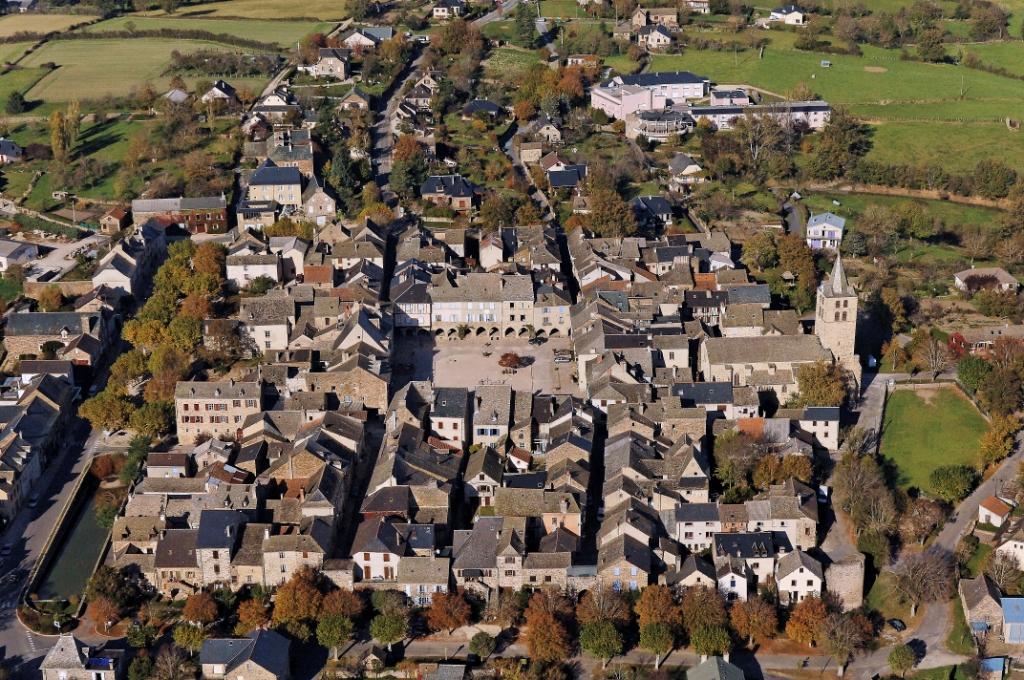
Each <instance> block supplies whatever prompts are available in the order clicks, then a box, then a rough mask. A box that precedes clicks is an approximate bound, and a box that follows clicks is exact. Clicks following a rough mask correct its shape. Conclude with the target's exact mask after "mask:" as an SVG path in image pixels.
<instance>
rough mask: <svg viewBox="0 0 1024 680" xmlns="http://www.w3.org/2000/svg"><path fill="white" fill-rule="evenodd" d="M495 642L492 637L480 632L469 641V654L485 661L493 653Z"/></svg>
mask: <svg viewBox="0 0 1024 680" xmlns="http://www.w3.org/2000/svg"><path fill="white" fill-rule="evenodd" d="M497 644H498V643H497V640H495V639H494V636H493V635H488V634H487V633H485V632H483V631H480V632H479V633H477V634H475V635H474V636H473V637H472V638H470V640H469V653H470V654H475V655H476V656H477V657H478V658H479V659H486V658H487V657H489V656H490V655H491V654H493V653H494V648H495V647H496V646H497Z"/></svg>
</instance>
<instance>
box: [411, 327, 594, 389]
mask: <svg viewBox="0 0 1024 680" xmlns="http://www.w3.org/2000/svg"><path fill="white" fill-rule="evenodd" d="M571 349H572V343H571V342H570V340H569V339H568V338H555V339H553V340H548V341H546V342H544V344H541V345H531V344H530V342H529V341H528V340H527V339H525V338H509V339H499V340H494V341H490V342H489V341H486V340H484V339H482V338H481V339H470V338H466V339H465V340H435V339H434V338H432V337H430V338H428V337H411V338H410V337H399V338H396V351H395V353H394V356H395V359H394V363H395V375H396V377H397V378H398V384H399V385H401V384H404V383H405V382H407V381H409V380H432V381H433V382H434V384H435V385H437V386H438V387H468V388H472V387H477V386H478V385H511V387H512V389H514V390H520V391H530V392H549V393H556V394H575V395H578V396H582V392H581V391H580V389H579V384H578V383H577V382H575V381H574V380H573V376H574V374H575V373H576V363H575V362H569V363H557V364H556V363H555V354H556V352H570V351H571ZM506 352H514V353H516V354H518V355H519V356H520V357H521V358H522V359H524V360H525V362H524V363H526V364H527V365H526V366H524V367H523V368H518V369H515V371H514V372H510V371H509V370H508V369H505V368H502V367H501V366H499V365H498V361H499V359H500V358H501V355H502V354H505V353H506Z"/></svg>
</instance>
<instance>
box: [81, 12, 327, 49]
mask: <svg viewBox="0 0 1024 680" xmlns="http://www.w3.org/2000/svg"><path fill="white" fill-rule="evenodd" d="M130 26H134V28H135V30H139V31H154V30H163V29H170V30H176V31H209V32H210V33H226V34H228V35H232V36H236V37H238V38H244V39H246V40H257V41H259V42H262V43H266V44H268V45H274V44H276V45H278V46H280V47H285V48H290V47H294V46H295V43H296V42H298V41H299V40H301V39H302V38H303V37H304V36H306V35H308V34H310V33H317V32H322V33H326V32H328V31H330V30H331V28H332V25H331V24H329V23H327V22H323V21H318V22H310V21H269V20H256V19H246V20H238V19H201V18H197V17H181V18H177V17H147V16H134V15H130V16H122V17H117V18H115V19H108V20H107V21H101V22H100V23H98V24H93V25H91V26H88V27H86V28H84V29H83V30H85V31H93V32H95V31H125V30H128V28H129V27H130Z"/></svg>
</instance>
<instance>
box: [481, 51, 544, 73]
mask: <svg viewBox="0 0 1024 680" xmlns="http://www.w3.org/2000/svg"><path fill="white" fill-rule="evenodd" d="M537 63H540V60H539V59H538V57H537V53H536V52H532V51H530V50H523V49H516V48H514V47H499V48H498V49H496V50H494V51H493V52H491V56H489V57H488V58H487V60H486V61H485V62H484V73H485V74H486V75H487V77H489V78H497V79H500V80H506V81H507V80H509V79H514V78H516V77H517V76H518V75H519V74H521V73H523V72H524V71H526V70H527V69H529V68H530V67H531V66H533V65H534V64H537Z"/></svg>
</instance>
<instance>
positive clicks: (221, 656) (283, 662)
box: [199, 629, 291, 680]
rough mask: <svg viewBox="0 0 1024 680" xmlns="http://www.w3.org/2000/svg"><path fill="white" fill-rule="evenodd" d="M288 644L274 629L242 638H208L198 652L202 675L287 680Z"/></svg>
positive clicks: (289, 673)
mask: <svg viewBox="0 0 1024 680" xmlns="http://www.w3.org/2000/svg"><path fill="white" fill-rule="evenodd" d="M290 647H291V643H290V642H289V641H288V638H286V637H284V636H283V635H281V634H280V633H278V632H277V631H274V630H264V629H258V630H254V631H253V632H251V633H249V634H248V635H247V636H246V637H244V638H207V639H206V640H204V641H203V646H202V649H200V651H199V665H200V666H201V668H202V672H203V677H204V678H210V679H212V678H225V679H227V680H243V679H245V680H290V678H291V663H290V659H289V654H290Z"/></svg>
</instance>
